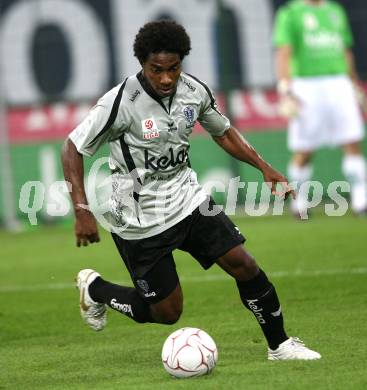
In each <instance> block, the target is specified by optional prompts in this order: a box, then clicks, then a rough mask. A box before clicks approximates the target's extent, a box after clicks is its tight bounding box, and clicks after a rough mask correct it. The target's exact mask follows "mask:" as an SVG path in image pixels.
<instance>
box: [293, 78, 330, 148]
mask: <svg viewBox="0 0 367 390" xmlns="http://www.w3.org/2000/svg"><path fill="white" fill-rule="evenodd" d="M293 92H294V94H295V95H296V96H297V98H298V99H299V101H300V112H299V114H298V115H297V116H296V117H295V118H293V119H292V120H290V122H289V126H288V147H289V149H290V150H293V151H299V150H301V151H312V150H315V149H317V148H318V147H319V146H320V145H322V144H323V143H325V142H326V135H325V132H324V123H325V117H326V116H327V115H326V107H325V104H324V102H323V100H322V98H320V96H321V93H322V82H321V81H319V80H313V79H312V80H304V79H296V80H295V81H294V83H293Z"/></svg>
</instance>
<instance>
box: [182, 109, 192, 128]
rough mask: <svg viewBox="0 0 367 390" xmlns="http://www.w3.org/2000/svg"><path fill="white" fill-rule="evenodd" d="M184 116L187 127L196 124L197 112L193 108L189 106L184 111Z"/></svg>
mask: <svg viewBox="0 0 367 390" xmlns="http://www.w3.org/2000/svg"><path fill="white" fill-rule="evenodd" d="M183 114H184V116H185V120H186V123H187V127H192V126H194V124H195V110H194V108H193V107H191V106H187V107H185V108H184V109H183Z"/></svg>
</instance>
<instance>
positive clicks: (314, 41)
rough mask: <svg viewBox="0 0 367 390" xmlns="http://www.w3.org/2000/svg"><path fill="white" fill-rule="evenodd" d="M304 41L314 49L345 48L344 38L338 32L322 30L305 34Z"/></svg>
mask: <svg viewBox="0 0 367 390" xmlns="http://www.w3.org/2000/svg"><path fill="white" fill-rule="evenodd" d="M304 42H305V44H306V45H307V46H309V47H310V48H312V49H333V50H340V49H342V48H343V40H342V38H341V36H340V35H339V34H338V33H335V32H328V31H320V32H309V33H306V34H304Z"/></svg>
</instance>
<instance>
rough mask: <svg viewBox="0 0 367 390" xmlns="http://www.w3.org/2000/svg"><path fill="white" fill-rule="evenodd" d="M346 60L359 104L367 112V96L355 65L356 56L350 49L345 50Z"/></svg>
mask: <svg viewBox="0 0 367 390" xmlns="http://www.w3.org/2000/svg"><path fill="white" fill-rule="evenodd" d="M345 59H346V62H347V67H348V74H349V77H350V78H351V80H352V82H353V85H354V90H355V93H356V96H357V100H358V103H359V105H360V106H361V108H362V110H363V111H365V112H367V98H366V94H365V92H364V90H363V88H362V86H361V82H360V80H359V77H358V73H357V69H356V65H355V59H354V54H353V52H352V50H351V49H350V48H346V49H345Z"/></svg>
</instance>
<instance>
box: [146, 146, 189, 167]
mask: <svg viewBox="0 0 367 390" xmlns="http://www.w3.org/2000/svg"><path fill="white" fill-rule="evenodd" d="M144 157H145V168H146V169H152V170H153V171H159V170H164V169H167V168H170V167H172V168H174V167H176V166H177V165H180V164H183V163H185V162H186V161H187V160H188V158H189V154H188V153H187V149H181V150H180V151H179V152H178V153H177V155H176V156H175V155H174V152H173V149H172V148H169V149H168V156H165V155H163V156H160V157H155V156H150V155H149V150H147V149H145V150H144Z"/></svg>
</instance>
